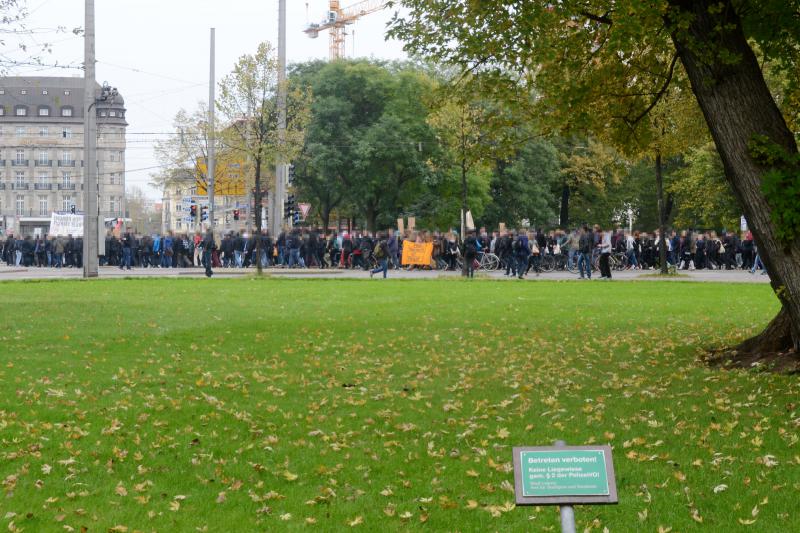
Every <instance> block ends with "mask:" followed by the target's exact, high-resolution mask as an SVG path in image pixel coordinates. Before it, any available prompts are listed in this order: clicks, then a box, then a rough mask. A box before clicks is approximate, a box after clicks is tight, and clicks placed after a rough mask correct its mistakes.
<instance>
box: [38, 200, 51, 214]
mask: <svg viewBox="0 0 800 533" xmlns="http://www.w3.org/2000/svg"><path fill="white" fill-rule="evenodd" d="M49 214H50V209H49V208H48V206H47V196H40V197H39V216H40V217H43V216H47V215H49Z"/></svg>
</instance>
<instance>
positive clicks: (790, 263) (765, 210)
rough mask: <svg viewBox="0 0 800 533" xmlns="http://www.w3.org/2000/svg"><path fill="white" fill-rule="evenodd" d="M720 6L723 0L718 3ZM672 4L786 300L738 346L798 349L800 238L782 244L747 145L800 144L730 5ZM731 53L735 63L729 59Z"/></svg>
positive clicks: (678, 0)
mask: <svg viewBox="0 0 800 533" xmlns="http://www.w3.org/2000/svg"><path fill="white" fill-rule="evenodd" d="M720 3H722V4H724V5H723V6H721V7H720V6H719V4H720ZM670 4H671V5H672V7H673V8H677V9H678V10H680V11H681V12H682V13H681V14H688V15H690V16H691V19H690V21H689V25H688V28H687V29H686V31H683V30H675V31H674V32H673V34H672V40H673V42H674V43H675V47H676V49H677V51H678V54H679V57H680V59H681V62H682V63H683V66H684V68H685V69H686V73H687V75H688V76H689V80H690V81H691V84H692V90H693V92H694V94H695V96H696V97H697V101H698V103H699V104H700V108H701V109H702V111H703V115H704V116H705V119H706V122H707V123H708V127H709V129H710V131H711V135H712V137H713V139H714V143H715V144H716V146H717V151H718V152H719V154H720V156H721V158H722V162H723V164H724V167H725V176H726V179H727V180H728V182H729V183H730V184H731V187H732V189H733V191H734V194H735V195H736V197H737V199H738V200H739V204H740V206H741V207H742V209H743V210H744V214H745V217H746V218H747V222H748V225H749V227H750V228H751V230H752V231H753V234H754V236H755V239H756V242H757V244H758V249H759V252H760V254H761V258H762V260H763V261H764V264H765V265H766V267H767V270H768V272H769V275H770V279H771V283H772V287H773V289H774V290H775V293H776V294H777V295H778V298H779V299H780V300H781V303H782V304H783V311H782V312H781V314H780V315H778V318H776V320H774V321H773V322H772V323H771V324H770V326H769V328H768V332H769V334H768V335H762V336H759V337H755V338H754V339H751V340H750V341H747V342H745V343H744V344H743V345H742V346H740V347H739V348H738V351H742V350H747V351H750V352H751V353H756V352H759V351H763V352H764V353H767V352H775V351H776V350H784V351H785V350H794V351H795V352H796V351H797V350H798V347H800V240H799V239H797V238H795V239H794V240H793V241H792V242H791V243H784V242H779V240H778V238H777V235H776V226H775V223H774V222H773V221H772V219H771V217H770V212H771V209H770V206H769V204H768V202H767V199H766V198H765V196H764V194H763V192H762V190H761V182H762V176H763V175H764V173H765V172H766V170H768V169H766V168H764V167H763V166H761V165H760V164H759V163H758V162H757V161H755V160H754V158H753V157H752V156H751V153H750V147H749V143H750V142H751V140H752V139H753V138H754V136H757V135H763V136H766V137H767V138H768V139H770V140H771V141H772V142H774V143H775V144H776V145H778V146H780V147H781V148H783V149H784V150H785V151H786V152H787V153H788V154H796V153H797V144H796V143H795V140H794V136H793V135H792V132H791V131H790V130H789V128H788V127H787V125H786V121H785V120H784V118H783V115H782V114H781V112H780V110H779V109H778V106H777V105H776V104H775V100H774V99H773V97H772V95H771V94H770V92H769V89H768V88H767V84H766V83H765V81H764V76H763V74H762V72H761V68H760V67H759V64H758V61H757V59H756V57H755V54H754V53H753V50H752V49H751V48H750V45H749V44H748V42H747V39H746V38H745V35H744V32H743V30H742V27H741V20H740V18H739V15H738V14H737V13H736V10H735V8H734V6H733V5H732V2H731V1H730V0H725V1H723V2H720V1H719V0H670ZM668 22H669V23H672V22H673V21H668ZM672 27H674V25H673V26H672ZM720 28H725V29H724V30H720ZM698 54H702V57H699V56H698ZM731 57H735V58H738V60H737V61H734V62H731V61H730V58H731ZM776 341H778V342H776Z"/></svg>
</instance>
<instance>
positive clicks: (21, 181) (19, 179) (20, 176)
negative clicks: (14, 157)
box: [15, 170, 25, 189]
mask: <svg viewBox="0 0 800 533" xmlns="http://www.w3.org/2000/svg"><path fill="white" fill-rule="evenodd" d="M15 178H16V179H15V185H16V186H17V187H18V188H20V189H21V188H23V187H24V186H25V172H21V171H19V170H18V171H17V172H16V175H15Z"/></svg>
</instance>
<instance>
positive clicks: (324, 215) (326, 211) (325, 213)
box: [319, 207, 331, 237]
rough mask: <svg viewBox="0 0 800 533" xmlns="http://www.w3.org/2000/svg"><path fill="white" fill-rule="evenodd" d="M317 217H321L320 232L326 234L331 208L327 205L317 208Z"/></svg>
mask: <svg viewBox="0 0 800 533" xmlns="http://www.w3.org/2000/svg"><path fill="white" fill-rule="evenodd" d="M319 217H320V219H322V234H323V235H325V236H326V237H327V236H328V226H329V225H330V223H331V209H330V208H329V207H325V208H321V209H320V210H319Z"/></svg>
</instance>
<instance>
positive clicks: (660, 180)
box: [656, 150, 669, 274]
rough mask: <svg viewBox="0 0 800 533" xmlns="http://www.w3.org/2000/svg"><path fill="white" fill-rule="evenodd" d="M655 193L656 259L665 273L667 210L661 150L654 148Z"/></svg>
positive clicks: (667, 270)
mask: <svg viewBox="0 0 800 533" xmlns="http://www.w3.org/2000/svg"><path fill="white" fill-rule="evenodd" d="M656 195H657V196H658V260H659V262H660V263H661V273H662V274H667V273H668V272H669V269H668V268H667V210H666V206H665V205H664V173H663V167H662V165H661V150H656Z"/></svg>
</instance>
